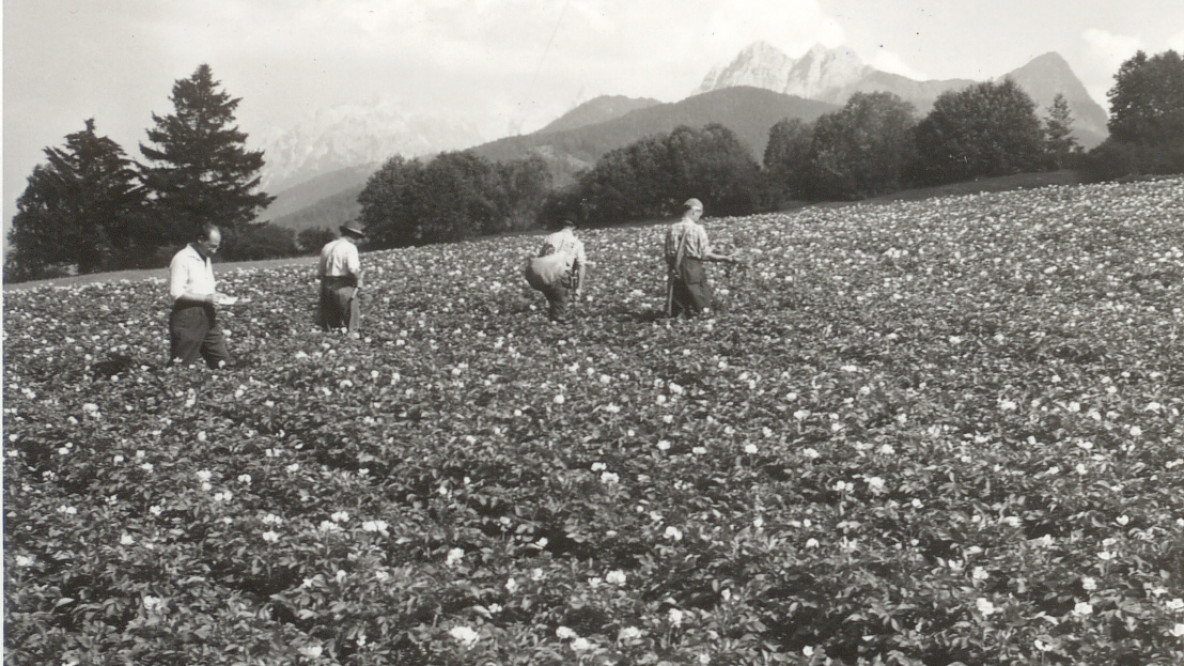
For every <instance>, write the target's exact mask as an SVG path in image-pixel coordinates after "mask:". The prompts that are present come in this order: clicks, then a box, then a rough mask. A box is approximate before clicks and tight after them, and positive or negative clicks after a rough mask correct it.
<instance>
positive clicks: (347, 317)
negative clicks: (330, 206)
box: [317, 222, 366, 337]
mask: <svg viewBox="0 0 1184 666" xmlns="http://www.w3.org/2000/svg"><path fill="white" fill-rule="evenodd" d="M365 238H366V232H364V231H362V227H361V226H360V225H358V223H357V222H347V223H345V224H344V225H342V227H341V237H340V238H338V239H337V240H334V241H330V242H329V243H327V244H326V245H325V247H323V248H321V261H320V264H318V267H317V275H318V277H320V279H321V299H320V304H319V307H318V310H317V321H318V322H319V323H320V325H321V326H322V327H323V328H324V329H325V330H327V331H331V330H338V329H342V328H344V329H346V331H348V332H349V334H350V335H352V336H354V337H358V320H359V319H360V317H361V312H360V310H361V308H360V307H359V305H358V290H359V289H361V288H362V266H361V261H360V260H359V259H358V243H360V242H362V241H363V240H365Z"/></svg>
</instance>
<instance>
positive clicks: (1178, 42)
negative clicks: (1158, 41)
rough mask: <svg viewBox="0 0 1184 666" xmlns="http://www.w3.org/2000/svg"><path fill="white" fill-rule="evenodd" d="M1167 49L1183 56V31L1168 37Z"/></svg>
mask: <svg viewBox="0 0 1184 666" xmlns="http://www.w3.org/2000/svg"><path fill="white" fill-rule="evenodd" d="M1167 47H1168V48H1169V49H1171V50H1173V51H1175V52H1177V53H1180V54H1182V55H1184V30H1181V31H1180V32H1177V33H1176V34H1174V35H1172V36H1171V37H1168V40H1167Z"/></svg>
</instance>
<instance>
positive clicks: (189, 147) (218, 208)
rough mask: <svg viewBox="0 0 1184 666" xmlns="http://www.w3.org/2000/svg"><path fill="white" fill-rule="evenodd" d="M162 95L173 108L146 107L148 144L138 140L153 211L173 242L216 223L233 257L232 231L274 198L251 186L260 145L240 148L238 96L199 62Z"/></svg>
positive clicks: (256, 179) (243, 136)
mask: <svg viewBox="0 0 1184 666" xmlns="http://www.w3.org/2000/svg"><path fill="white" fill-rule="evenodd" d="M169 99H170V100H171V101H172V102H173V106H174V112H173V113H172V114H169V115H167V116H158V115H156V114H155V113H154V114H152V120H153V122H154V123H155V127H154V128H152V129H149V130H148V139H149V141H150V142H151V145H144V144H140V152H141V153H143V155H144V157H145V158H147V159H148V160H150V162H151V164H149V165H144V166H142V167H141V169H142V178H143V180H144V184H145V187H146V188H147V189H148V192H149V193H150V196H151V197H152V202H153V205H154V212H155V214H156V215H157V216H158V217H159V219H160V220H161V223H162V224H163V225H165V226H166V227H167V229H168V230H169V234H170V236H171V240H172V242H174V243H179V242H184V241H186V240H188V239H189V238H190V236H191V235H192V234H193V232H194V231H195V230H196V229H197V228H198V226H199V225H201V224H202V223H205V222H213V223H214V224H217V225H219V226H220V227H222V228H223V229H224V230H226V231H227V232H228V233H226V234H225V236H226V237H227V241H228V242H227V245H229V246H231V247H230V252H228V253H227V254H230V255H232V256H233V254H234V252H233V243H234V238H235V237H236V236H237V235H238V234H239V233H241V232H242V231H243V230H244V229H245V227H246V225H247V224H249V223H250V222H251V221H252V220H253V219H254V218H255V214H256V212H257V211H258V210H261V209H263V208H266V207H267V205H268V204H270V203H271V202H272V201H273V200H274V199H275V197H273V196H270V195H268V194H267V193H265V192H256V191H255V190H256V188H258V186H259V181H260V176H259V170H260V169H261V168H262V167H263V152H262V151H248V150H246V148H245V142H246V139H247V135H246V133H244V132H242V131H240V130H239V129H238V126H237V125H235V124H234V120H235V116H234V113H235V109H236V108H237V107H238V104H239V102H240V101H241V98H232V97H231V96H230V95H229V94H228V93H226V92H225V91H224V90H221V82H219V81H215V80H214V76H213V73H212V72H211V71H210V67H209V65H205V64H203V65H201V66H199V67H198V68H197V71H195V72H194V73H193V75H192V76H190V77H189V78H187V79H181V80H178V81H177V82H176V83H175V84H174V85H173V94H172V96H171V97H170V98H169Z"/></svg>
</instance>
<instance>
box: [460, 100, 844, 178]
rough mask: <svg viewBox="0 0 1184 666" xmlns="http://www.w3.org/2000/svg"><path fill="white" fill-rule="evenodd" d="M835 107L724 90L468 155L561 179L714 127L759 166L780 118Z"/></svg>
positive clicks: (507, 140)
mask: <svg viewBox="0 0 1184 666" xmlns="http://www.w3.org/2000/svg"><path fill="white" fill-rule="evenodd" d="M836 108H837V107H835V106H834V105H831V104H827V103H825V102H818V101H814V100H807V99H802V98H800V97H793V96H790V95H783V94H780V93H775V92H772V91H769V90H763V89H760V88H752V87H738V88H727V89H724V90H715V91H711V92H708V93H703V94H700V95H694V96H692V97H688V98H687V99H685V100H682V101H680V102H674V103H670V104H659V105H656V106H651V107H648V108H644V109H639V110H637V111H633V112H631V113H627V114H625V115H624V116H621V117H620V118H615V119H613V120H610V121H607V122H603V123H598V124H596V125H589V126H585V127H579V128H576V129H572V130H566V131H560V132H552V133H547V134H537V133H536V134H530V135H526V136H519V137H508V138H504V139H499V140H497V141H493V142H490V143H487V144H484V145H481V146H477V147H475V148H473V149H472V150H473V151H474V152H475V153H477V154H478V155H481V156H483V157H486V158H488V159H491V160H512V159H521V158H523V157H525V156H527V155H531V154H538V155H541V156H542V157H543V158H544V159H546V160H547V161H548V163H549V164H550V165H551V166H552V167H553V169H554V170H555V171H556V172H557V173H558V174H560V175H561V177H564V176H565V177H570V176H571V174H574V173H575V172H576V171H578V170H579V169H583V168H588V167H590V166H592V164H594V163H595V162H596V160H597V159H598V158H599V157H600V156H601V155H603V154H604V153H606V152H608V151H610V150H613V149H615V148H621V147H623V146H626V145H628V144H630V143H633V142H635V141H638V140H640V139H643V138H645V137H647V136H652V135H654V134H659V133H664V132H670V131H671V130H673V129H675V128H676V127H678V126H679V125H689V126H692V127H701V126H703V125H706V124H709V123H719V124H721V125H724V126H725V127H728V128H729V129H731V130H732V131H733V132H735V133H736V135H737V137H738V138H739V139H740V140H741V141H742V142H744V144H745V145H746V146H748V147H749V149H750V150H751V151H752V154H753V156H754V157H755V158H756V159H757V160H760V159H761V157H762V156H763V154H764V150H765V144H766V143H767V142H768V140H769V128H771V127H772V126H773V125H774V124H776V123H777V122H778V121H780V120H782V119H784V118H802V119H803V120H814V119H815V118H817V117H818V116H820V115H822V114H823V113H827V112H829V111H833V110H835V109H836Z"/></svg>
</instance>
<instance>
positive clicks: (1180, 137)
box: [1089, 51, 1184, 178]
mask: <svg viewBox="0 0 1184 666" xmlns="http://www.w3.org/2000/svg"><path fill="white" fill-rule="evenodd" d="M1107 96H1108V97H1109V98H1110V123H1109V129H1110V136H1109V138H1107V139H1106V141H1105V142H1103V143H1102V145H1100V146H1098V147H1097V148H1095V149H1094V150H1093V151H1092V152H1091V153H1090V159H1089V169H1090V171H1091V172H1092V173H1093V174H1094V176H1095V177H1102V178H1106V177H1117V176H1122V175H1126V174H1130V173H1179V172H1184V58H1181V56H1180V54H1179V53H1177V52H1175V51H1165V52H1163V53H1160V54H1158V55H1155V56H1152V57H1150V58H1148V57H1147V54H1145V53H1143V52H1142V51H1138V52H1137V53H1135V55H1134V56H1133V57H1132V58H1130V59H1129V60H1127V61H1126V62H1124V63H1122V66H1121V67H1120V68H1119V70H1118V73H1117V74H1115V75H1114V87H1113V88H1111V89H1110V92H1108V93H1107Z"/></svg>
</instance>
